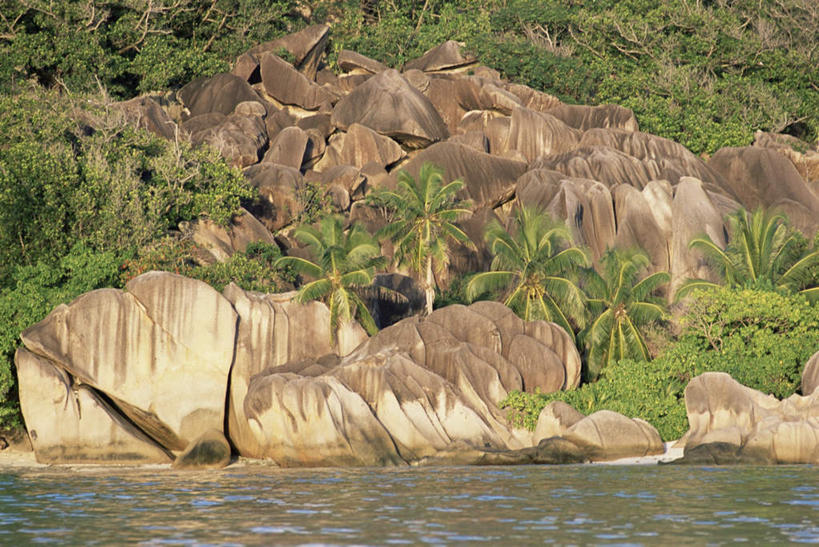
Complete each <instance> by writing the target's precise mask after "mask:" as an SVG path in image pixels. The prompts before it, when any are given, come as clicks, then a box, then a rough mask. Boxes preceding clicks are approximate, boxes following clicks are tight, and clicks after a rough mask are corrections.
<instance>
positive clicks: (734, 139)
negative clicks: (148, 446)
mask: <svg viewBox="0 0 819 547" xmlns="http://www.w3.org/2000/svg"><path fill="white" fill-rule="evenodd" d="M818 12H819V6H817V4H816V2H814V0H776V1H774V0H762V1H758V0H736V1H733V2H699V1H695V0H627V1H622V0H602V1H598V2H582V1H579V0H572V1H569V2H557V1H547V2H544V1H541V0H448V1H444V0H431V1H423V2H422V1H420V0H394V1H392V2H375V1H372V0H364V1H359V0H316V1H314V2H310V3H307V2H300V1H295V0H154V1H152V2H144V1H142V0H116V1H114V0H65V1H63V2H51V1H49V0H25V1H24V0H10V1H7V2H5V3H4V4H3V10H2V18H0V92H8V91H9V90H10V89H12V88H13V87H14V86H16V85H18V84H19V83H20V82H23V81H25V80H29V79H35V80H36V81H38V82H40V83H42V84H45V85H48V86H54V85H56V86H60V87H64V88H65V89H68V90H71V92H74V93H76V92H87V91H91V90H96V89H98V87H99V86H102V87H104V88H105V89H107V90H108V91H109V92H110V93H112V94H113V95H115V96H117V97H122V98H128V97H132V96H135V95H137V94H139V93H144V92H147V91H164V90H166V89H168V88H177V87H179V86H181V85H183V84H185V83H186V82H188V81H190V80H192V79H193V78H195V77H197V76H202V75H211V74H214V73H216V72H220V71H225V70H227V69H228V68H229V66H230V63H231V62H233V60H234V59H235V58H236V57H237V56H238V55H239V54H240V53H242V52H243V51H245V50H247V49H248V48H249V47H251V46H253V45H255V44H258V43H260V42H263V41H266V40H271V39H273V38H276V37H278V36H281V35H283V34H285V33H287V32H292V31H295V30H298V29H299V28H301V27H303V26H305V25H307V24H311V23H328V24H330V25H331V26H332V38H331V39H332V44H331V49H332V52H333V53H332V55H331V58H330V61H331V62H332V61H333V59H334V58H335V55H337V53H338V52H339V51H340V50H341V49H342V48H347V49H353V50H355V51H358V52H360V53H363V54H365V55H368V56H371V57H373V58H376V59H378V60H381V61H384V62H386V63H387V64H389V65H390V66H400V65H402V64H403V63H404V62H406V61H408V60H410V59H412V58H415V57H418V56H420V55H421V54H422V53H423V52H424V51H426V50H427V49H429V48H431V47H433V46H436V45H438V44H439V43H441V42H442V41H444V40H449V39H455V40H459V41H462V42H464V43H465V44H466V45H467V48H468V49H469V50H470V51H472V52H474V54H475V55H477V57H478V58H479V59H480V60H481V61H482V62H483V63H485V64H486V65H487V66H490V67H492V68H495V69H497V70H499V71H500V72H501V73H502V74H503V75H504V76H505V77H507V78H509V79H510V80H513V81H517V82H519V83H522V84H526V85H529V86H531V87H533V88H535V89H539V90H542V91H545V92H547V93H551V94H554V95H556V96H558V97H559V98H560V99H562V100H564V101H567V102H572V103H581V104H603V103H615V104H620V105H623V106H626V107H628V108H631V109H633V110H634V112H635V114H636V115H637V119H638V121H639V123H640V126H641V128H642V129H643V130H645V131H648V132H651V133H654V134H657V135H660V136H663V137H667V138H670V139H673V140H675V141H677V142H680V143H682V144H684V145H685V146H687V147H688V148H690V149H691V150H692V151H694V152H695V153H702V152H706V153H712V152H714V151H715V150H717V149H719V148H721V147H723V146H740V145H747V144H750V142H751V141H752V139H753V133H754V131H756V130H764V131H773V132H787V133H790V134H792V135H795V136H797V137H800V138H802V139H803V140H805V141H807V142H814V141H815V140H816V138H817V137H818V136H819V114H817V113H819V92H818V91H819V48H817V47H816V44H817V43H819V13H818Z"/></svg>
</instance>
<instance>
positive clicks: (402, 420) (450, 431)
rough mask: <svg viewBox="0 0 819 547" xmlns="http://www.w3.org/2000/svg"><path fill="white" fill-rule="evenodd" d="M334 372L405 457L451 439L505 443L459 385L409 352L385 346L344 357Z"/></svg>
mask: <svg viewBox="0 0 819 547" xmlns="http://www.w3.org/2000/svg"><path fill="white" fill-rule="evenodd" d="M330 375H332V377H334V378H338V379H339V380H340V381H342V382H343V383H344V385H347V386H349V387H350V389H352V390H353V391H355V392H357V393H359V394H360V395H361V397H362V398H363V399H364V400H365V401H366V402H367V404H368V405H369V407H370V408H372V409H373V412H374V413H375V415H376V416H377V417H378V421H379V422H380V423H382V424H384V427H385V428H386V429H387V431H389V432H390V434H391V435H392V438H393V439H394V441H395V444H396V445H397V447H398V450H399V452H400V454H401V455H402V457H403V458H404V459H406V460H407V461H412V460H417V459H419V458H422V457H424V456H429V455H432V454H434V453H436V452H437V451H438V450H442V449H445V448H446V447H448V446H449V445H450V444H452V443H453V442H458V441H460V442H465V443H468V444H470V445H473V446H480V447H483V446H492V447H496V448H501V447H504V446H505V445H504V443H503V442H502V441H501V439H500V438H499V437H498V435H497V433H495V432H494V431H492V429H491V428H490V426H489V424H488V423H487V421H486V416H481V414H480V413H479V412H477V411H476V410H475V409H474V408H473V407H472V406H471V405H470V404H468V403H467V402H466V401H465V400H464V398H463V397H462V396H461V394H460V393H459V391H458V390H457V389H455V387H454V386H453V385H452V384H451V383H449V382H448V381H446V380H445V379H444V378H442V377H441V376H440V375H438V374H436V373H435V372H433V371H431V370H429V369H427V368H426V367H423V366H421V365H419V364H417V363H416V362H414V361H413V360H411V359H410V358H408V357H407V356H406V355H405V354H403V353H402V352H398V351H394V350H393V351H386V352H383V353H377V354H372V355H368V356H365V357H364V358H361V359H351V360H348V361H345V362H342V364H341V366H339V367H337V368H335V369H333V370H332V371H331V372H330Z"/></svg>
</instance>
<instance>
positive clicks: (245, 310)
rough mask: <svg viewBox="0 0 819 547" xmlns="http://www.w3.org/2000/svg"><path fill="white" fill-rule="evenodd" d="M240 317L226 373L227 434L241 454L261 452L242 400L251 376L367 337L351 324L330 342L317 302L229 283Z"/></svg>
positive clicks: (325, 315)
mask: <svg viewBox="0 0 819 547" xmlns="http://www.w3.org/2000/svg"><path fill="white" fill-rule="evenodd" d="M223 294H224V297H225V298H226V299H227V300H228V301H229V302H230V303H231V304H232V305H233V308H234V309H235V310H236V313H237V314H238V316H239V324H238V332H237V334H236V347H235V355H234V358H233V368H232V370H231V375H230V393H229V398H228V435H229V437H230V440H231V442H232V443H233V445H234V446H235V447H236V449H237V450H238V451H239V454H241V455H243V456H251V457H261V456H260V454H262V453H263V447H262V446H261V445H260V444H259V443H260V442H261V441H260V437H259V435H258V432H256V431H254V430H253V429H252V427H253V426H252V425H251V424H250V422H249V419H250V416H249V415H248V414H247V411H246V404H245V399H246V396H247V393H248V389H249V387H250V385H251V383H252V379H253V377H254V376H255V375H257V374H260V373H262V372H263V371H264V370H266V369H269V368H273V367H278V366H280V365H284V364H285V363H287V362H292V361H300V360H304V359H318V358H319V357H321V356H323V355H326V354H330V353H341V354H346V353H349V352H350V351H351V350H352V349H353V348H354V347H355V346H357V345H358V344H359V343H360V342H361V341H362V340H364V339H365V338H366V333H364V331H363V329H362V328H361V327H360V326H359V325H358V324H354V325H350V326H348V327H347V328H345V329H343V330H342V331H341V332H340V333H339V334H338V342H337V344H336V345H333V344H332V343H331V336H330V312H329V310H328V309H327V306H325V305H324V304H322V303H320V302H310V303H308V304H297V303H295V302H293V301H292V300H293V296H294V294H293V293H283V294H279V295H273V294H261V293H256V292H252V291H244V290H242V289H241V288H239V287H238V286H236V285H235V284H233V283H231V284H230V285H228V286H227V287H225V290H224V291H223Z"/></svg>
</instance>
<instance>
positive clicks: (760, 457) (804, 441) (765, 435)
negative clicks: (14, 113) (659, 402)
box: [683, 372, 819, 464]
mask: <svg viewBox="0 0 819 547" xmlns="http://www.w3.org/2000/svg"><path fill="white" fill-rule="evenodd" d="M685 408H686V411H687V413H688V423H689V425H690V429H689V431H688V433H687V434H686V435H685V437H684V438H683V442H684V443H685V460H688V461H692V460H693V461H696V462H700V463H705V462H704V461H703V459H706V460H707V458H711V461H710V462H708V463H718V464H721V463H768V464H782V463H785V464H791V463H811V464H817V463H819V392H816V391H814V392H813V393H812V394H811V395H808V396H800V395H792V396H791V397H789V398H787V399H784V400H782V401H778V400H777V399H776V398H775V397H773V396H771V395H765V394H764V393H762V392H759V391H756V390H753V389H751V388H749V387H746V386H743V385H742V384H740V383H739V382H737V381H736V380H734V379H733V378H731V376H730V375H728V374H725V373H724V372H706V373H704V374H701V375H700V376H697V377H696V378H694V379H693V380H691V381H690V382H689V383H688V386H687V387H686V388H685Z"/></svg>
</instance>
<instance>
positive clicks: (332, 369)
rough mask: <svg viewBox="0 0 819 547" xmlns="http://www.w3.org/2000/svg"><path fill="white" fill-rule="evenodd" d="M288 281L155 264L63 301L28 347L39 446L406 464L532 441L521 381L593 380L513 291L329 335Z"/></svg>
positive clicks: (109, 454)
mask: <svg viewBox="0 0 819 547" xmlns="http://www.w3.org/2000/svg"><path fill="white" fill-rule="evenodd" d="M292 296H293V293H288V294H279V295H271V294H260V293H254V292H248V291H244V290H242V289H240V288H239V287H237V286H236V285H233V284H231V285H229V286H228V287H227V288H225V290H224V291H223V292H222V293H221V294H220V293H218V292H217V291H215V290H214V289H213V288H211V287H210V286H209V285H207V284H205V283H203V282H201V281H197V280H193V279H188V278H185V277H182V276H179V275H176V274H171V273H165V272H149V273H147V274H143V275H141V276H139V277H137V278H135V279H133V280H132V281H130V282H129V283H128V284H127V286H126V287H125V289H124V290H118V289H100V290H97V291H92V292H90V293H87V294H85V295H83V296H81V297H79V298H78V299H76V300H75V301H74V302H72V303H71V304H69V305H61V306H59V307H57V308H56V309H55V310H54V311H53V312H52V313H51V314H50V315H49V316H48V317H47V318H46V319H44V320H43V321H41V322H40V323H38V324H37V325H34V326H32V327H30V328H29V329H27V330H26V331H25V332H23V334H22V339H23V343H24V347H22V348H20V349H19V350H18V352H17V355H16V364H17V372H18V379H19V391H20V404H21V408H22V411H23V415H24V417H25V420H26V425H27V427H28V431H29V435H30V437H31V440H32V444H33V447H34V450H35V452H36V456H37V459H38V460H39V461H41V462H49V463H70V462H74V463H93V462H97V463H99V462H108V463H146V462H153V463H163V462H165V463H167V462H170V461H172V460H174V459H176V462H177V463H176V465H178V466H180V467H186V466H190V465H195V463H196V462H199V463H202V464H206V465H224V464H225V463H226V462H227V461H228V460H229V458H230V456H231V446H232V447H233V450H234V451H235V452H236V453H238V454H239V455H242V456H248V457H253V458H265V459H270V460H273V461H274V462H276V463H277V464H279V465H282V466H297V465H298V466H326V465H403V464H406V463H409V462H417V461H420V460H423V459H424V458H430V457H435V456H436V455H438V453H439V452H442V451H447V450H451V449H452V447H453V446H470V447H475V448H480V449H481V450H488V451H495V452H502V451H507V450H511V449H519V448H524V447H527V446H530V445H531V444H532V442H533V441H532V438H531V433H529V432H527V431H523V430H518V429H515V428H513V427H512V426H510V425H509V424H508V423H507V421H506V419H505V416H504V413H503V412H502V411H501V410H500V409H499V408H498V404H499V403H500V401H501V400H502V399H504V398H505V397H506V396H507V394H508V392H509V391H511V390H524V389H525V390H530V391H533V390H536V389H539V390H542V391H544V392H552V391H556V390H559V389H565V388H572V387H576V386H577V385H578V383H579V381H580V355H579V354H578V352H577V349H576V348H575V346H574V344H573V343H572V341H571V339H570V338H569V335H568V334H566V332H565V331H563V330H562V329H561V328H560V327H558V326H557V325H555V324H553V323H547V322H544V321H533V322H524V321H522V320H521V319H519V318H518V317H517V316H516V315H515V314H514V313H512V312H511V311H510V310H509V309H508V308H506V307H505V306H503V305H502V304H499V303H494V302H481V303H477V304H473V305H472V306H469V307H465V306H450V307H447V308H443V309H440V310H437V311H435V312H434V313H432V314H431V315H429V316H428V317H426V318H424V319H419V318H417V317H412V318H408V319H405V320H403V321H400V322H398V323H396V324H395V325H393V326H392V327H389V328H387V329H384V330H383V331H381V332H380V333H379V334H378V335H376V336H374V337H372V338H367V336H366V334H365V333H364V332H363V330H362V329H361V328H360V327H359V326H358V325H357V324H351V325H348V326H346V327H344V328H343V330H341V331H340V332H338V333H337V335H336V337H335V339H336V342H335V343H331V340H332V339H333V338H332V337H331V335H330V334H331V333H330V318H329V311H328V309H327V307H326V306H324V305H323V304H321V303H318V302H313V303H309V304H297V303H294V302H293V301H292ZM655 435H656V432H655ZM228 442H229V443H230V444H228ZM177 456H178V457H177ZM191 462H194V463H191Z"/></svg>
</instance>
